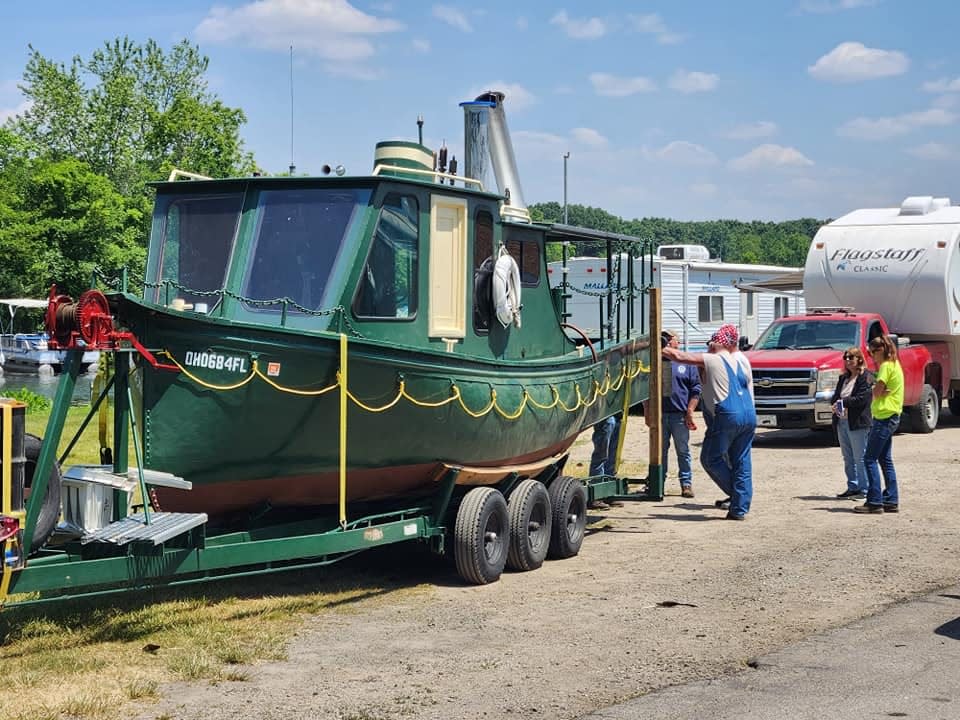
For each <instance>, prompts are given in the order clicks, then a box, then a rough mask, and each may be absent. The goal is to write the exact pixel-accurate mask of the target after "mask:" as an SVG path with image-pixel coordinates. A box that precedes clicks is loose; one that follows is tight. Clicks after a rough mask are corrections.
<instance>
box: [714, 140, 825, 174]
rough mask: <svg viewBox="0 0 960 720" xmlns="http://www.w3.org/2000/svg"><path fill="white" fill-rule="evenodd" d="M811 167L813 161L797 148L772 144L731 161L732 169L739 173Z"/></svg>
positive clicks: (759, 147) (762, 146)
mask: <svg viewBox="0 0 960 720" xmlns="http://www.w3.org/2000/svg"><path fill="white" fill-rule="evenodd" d="M811 165H813V161H812V160H810V159H809V158H808V157H807V156H806V155H804V154H803V153H802V152H800V151H799V150H797V149H796V148H792V147H784V146H783V145H774V144H771V143H767V144H764V145H758V146H757V147H755V148H754V149H753V150H751V151H750V152H748V153H747V154H746V155H741V156H740V157H738V158H734V159H733V160H731V161H730V168H731V169H733V170H739V171H750V170H768V169H774V168H798V167H809V166H811Z"/></svg>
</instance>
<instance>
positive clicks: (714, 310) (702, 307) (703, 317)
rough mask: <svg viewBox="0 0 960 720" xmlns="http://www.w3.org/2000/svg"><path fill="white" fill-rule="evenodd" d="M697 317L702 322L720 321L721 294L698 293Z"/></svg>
mask: <svg viewBox="0 0 960 720" xmlns="http://www.w3.org/2000/svg"><path fill="white" fill-rule="evenodd" d="M697 319H698V321H699V322H702V323H722V322H723V296H722V295H700V296H699V297H698V298H697Z"/></svg>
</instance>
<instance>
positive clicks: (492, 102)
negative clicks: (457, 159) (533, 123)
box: [460, 90, 527, 211]
mask: <svg viewBox="0 0 960 720" xmlns="http://www.w3.org/2000/svg"><path fill="white" fill-rule="evenodd" d="M504 97H505V95H504V94H503V93H502V92H497V91H494V90H491V91H488V92H485V93H484V94H483V95H480V96H479V97H478V98H477V99H476V100H473V101H469V102H463V103H460V107H462V108H463V146H464V156H465V157H464V175H466V176H467V177H471V178H476V179H477V180H479V181H480V182H482V183H483V186H484V188H485V189H488V190H489V189H490V188H492V187H493V186H494V184H495V186H496V188H497V191H498V192H499V193H500V194H501V195H503V196H505V197H508V198H509V205H510V206H511V207H512V208H514V209H517V210H523V211H525V210H526V209H527V204H526V202H525V201H524V199H523V190H522V188H521V187H520V175H519V173H518V172H517V160H516V157H515V156H514V154H513V143H512V142H511V141H510V131H509V129H508V128H507V117H506V114H505V113H504V111H503V99H504ZM491 173H492V174H493V182H491V178H490V175H491Z"/></svg>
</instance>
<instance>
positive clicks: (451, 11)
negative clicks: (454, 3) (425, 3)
mask: <svg viewBox="0 0 960 720" xmlns="http://www.w3.org/2000/svg"><path fill="white" fill-rule="evenodd" d="M433 16H434V17H435V18H437V19H438V20H443V21H444V22H445V23H447V24H448V25H451V26H453V27H455V28H456V29H457V30H463V32H473V25H471V24H470V21H469V20H467V16H466V15H464V14H463V13H462V12H460V11H459V10H457V9H456V8H455V7H451V6H450V5H434V6H433Z"/></svg>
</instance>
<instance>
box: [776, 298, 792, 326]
mask: <svg viewBox="0 0 960 720" xmlns="http://www.w3.org/2000/svg"><path fill="white" fill-rule="evenodd" d="M789 314H790V298H785V297H778V298H774V299H773V319H774V320H776V319H777V318H782V317H786V316H787V315H789Z"/></svg>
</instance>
